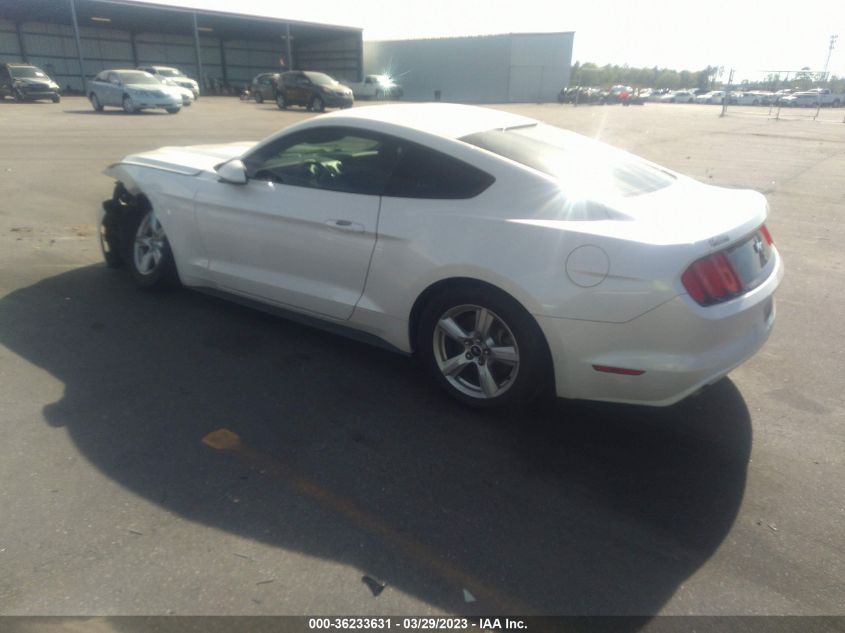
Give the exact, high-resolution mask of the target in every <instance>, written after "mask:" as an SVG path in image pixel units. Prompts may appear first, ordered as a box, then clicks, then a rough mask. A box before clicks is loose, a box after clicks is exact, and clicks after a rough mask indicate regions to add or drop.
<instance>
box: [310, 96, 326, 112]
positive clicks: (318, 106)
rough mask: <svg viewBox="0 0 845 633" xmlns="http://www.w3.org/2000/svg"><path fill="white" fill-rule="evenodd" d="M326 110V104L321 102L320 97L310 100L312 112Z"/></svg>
mask: <svg viewBox="0 0 845 633" xmlns="http://www.w3.org/2000/svg"><path fill="white" fill-rule="evenodd" d="M325 109H326V102H325V101H323V100H322V99H321V98H320V97H314V98H313V99H311V110H313V111H314V112H323V111H325Z"/></svg>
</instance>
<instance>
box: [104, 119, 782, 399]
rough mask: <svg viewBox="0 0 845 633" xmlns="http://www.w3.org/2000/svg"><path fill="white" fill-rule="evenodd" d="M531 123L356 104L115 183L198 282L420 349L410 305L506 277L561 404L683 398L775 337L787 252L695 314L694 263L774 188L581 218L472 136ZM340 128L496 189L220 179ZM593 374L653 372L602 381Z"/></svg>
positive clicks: (679, 195) (174, 158)
mask: <svg viewBox="0 0 845 633" xmlns="http://www.w3.org/2000/svg"><path fill="white" fill-rule="evenodd" d="M432 112H434V113H435V114H434V115H432ZM408 121H413V123H412V124H409V123H408ZM531 123H533V121H532V120H531V119H526V118H524V117H519V116H516V115H512V114H509V113H505V112H501V111H497V110H488V109H481V108H467V107H465V106H450V105H445V104H444V105H441V106H432V105H403V106H374V107H370V108H356V109H353V110H346V111H341V112H337V113H332V114H329V115H323V116H320V117H316V118H312V119H309V120H306V121H304V122H301V123H299V124H297V125H294V126H292V127H290V128H288V129H287V130H284V131H283V132H281V133H279V134H277V135H274V136H273V137H270V138H269V139H267V140H266V141H263V142H262V143H259V144H258V145H256V144H254V143H234V144H226V145H206V146H195V147H186V148H184V147H183V148H173V147H167V148H162V149H160V150H156V151H153V152H147V153H144V154H138V155H133V156H128V157H127V158H126V159H124V161H122V162H121V163H118V164H115V165H112V166H111V167H109V168H108V169H107V170H106V172H105V173H106V174H107V175H109V176H112V177H113V178H115V179H116V180H119V181H121V182H122V183H123V184H124V185H125V186H126V187H127V189H129V191H130V192H131V193H132V194H134V195H139V194H143V195H145V196H146V197H147V198H148V199H149V200H150V202H151V204H152V207H153V209H154V210H155V212H156V214H157V216H158V218H159V220H160V221H161V223H162V224H163V226H164V227H165V231H166V234H167V236H168V239H169V241H170V244H171V247H172V251H173V254H174V258H175V263H176V267H177V270H178V273H179V277H180V279H181V280H182V282H183V283H184V284H186V285H188V286H197V287H206V288H212V289H216V290H221V291H226V292H229V293H233V294H236V295H240V296H243V297H247V298H250V299H255V300H258V301H260V302H264V303H268V304H271V305H276V306H279V307H284V308H287V309H289V310H293V311H296V312H301V313H303V314H307V315H315V316H318V317H320V318H322V319H324V320H326V321H329V322H334V323H342V324H344V325H346V326H348V327H350V328H353V329H356V330H360V331H364V332H367V333H370V334H373V335H375V336H377V337H379V338H381V339H382V340H384V341H386V342H387V343H389V344H390V345H392V346H393V347H395V348H397V349H399V350H402V351H405V352H411V351H412V347H413V340H412V336H411V333H410V332H409V323H410V319H411V313H412V309H413V307H414V304H415V302H416V301H417V299H418V297H420V295H421V294H422V293H423V292H424V291H425V290H426V289H427V288H429V287H430V286H432V285H433V284H435V283H438V282H441V281H443V280H449V279H454V278H469V279H474V280H478V281H482V282H486V283H489V284H492V285H494V286H496V287H498V288H500V289H501V290H503V291H505V292H507V293H508V294H510V295H511V296H512V297H513V298H514V299H516V300H517V301H518V302H519V303H521V304H522V306H523V307H524V308H525V309H526V310H527V311H528V312H529V313H530V314H531V315H533V316H534V318H535V319H536V321H537V323H538V324H539V326H540V328H541V330H542V331H543V333H544V335H545V337H546V341H547V343H548V345H549V349H550V352H551V355H552V358H553V360H554V366H555V384H556V390H557V394H558V395H559V396H562V397H570V398H589V399H597V400H611V401H618V402H632V403H645V404H656V405H666V404H671V403H672V402H675V401H677V400H679V399H681V398H683V397H684V396H686V395H688V394H689V393H691V392H692V391H695V390H696V389H698V388H700V387H701V386H703V385H706V384H708V383H710V382H713V381H714V380H716V379H717V378H719V377H721V376H722V375H724V374H726V373H727V372H728V371H730V370H731V369H732V368H733V367H735V366H736V365H738V364H740V363H742V362H743V361H744V360H746V359H747V358H748V357H749V356H750V355H752V354H753V353H754V352H755V351H756V350H757V349H758V348H759V347H760V346H761V345H762V344H763V342H765V340H766V338H767V337H768V334H769V332H770V330H771V327H772V323H773V320H774V310H773V308H771V307H770V306H771V296H772V293H773V292H774V290H775V288H776V287H777V285H778V283H779V281H780V279H781V277H782V275H783V266H782V263H781V261H780V257H779V255H778V253H777V250H776V249H774V248H773V250H772V257H771V260H770V261H769V263H768V269H767V272H766V274H767V275H768V276H767V278H766V281H765V282H764V283H762V284H761V285H759V286H758V287H756V288H754V289H753V290H752V291H750V292H748V293H747V294H744V295H742V296H740V297H737V298H735V299H731V300H729V301H727V302H725V303H722V304H719V305H715V306H709V307H702V306H700V305H698V304H697V303H695V302H694V301H693V300H692V299H691V298H690V297H689V295H688V294H687V292H686V290H685V288H684V286H683V284H682V283H681V279H680V276H681V273H682V272H683V271H684V270H685V269H686V268H687V267H688V266H689V265H690V264H691V263H692V262H694V261H695V260H697V259H699V258H701V257H704V256H706V255H708V254H711V253H714V252H716V251H719V250H721V249H724V248H725V247H726V246H727V245H730V244H735V243H737V242H739V241H740V240H743V239H745V238H746V237H747V236H748V235H750V234H752V233H753V232H754V231H756V230H757V229H758V228H759V227H760V225H761V224H763V222H764V220H765V218H766V214H767V205H766V202H765V198H764V197H763V196H762V195H761V194H759V193H756V192H753V191H737V190H728V189H722V188H718V187H712V186H709V185H705V184H702V183H698V182H696V181H693V180H691V179H689V178H686V177H683V176H679V175H676V180H675V182H674V183H673V184H672V185H670V186H668V187H665V188H663V189H661V190H658V191H656V192H653V193H649V194H644V195H638V196H631V197H628V198H616V199H611V198H608V197H607V196H606V194H604V193H603V192H601V191H599V192H595V194H596V195H595V196H593V199H594V200H595V201H597V202H599V203H601V204H606V205H608V206H611V208H613V209H614V210H615V211H617V212H618V213H619V214H620V218H623V219H618V220H610V219H608V220H584V221H574V220H567V219H565V218H566V212H565V208H566V206H567V204H571V200H567V198H566V197H565V195H564V193H565V192H562V191H561V190H560V184H559V183H558V182H557V181H556V180H555V179H553V178H551V177H550V176H547V175H545V174H542V173H540V172H537V171H535V170H533V169H531V168H529V167H526V166H524V165H521V164H518V163H515V162H513V161H510V160H507V159H505V158H502V157H500V156H498V155H495V154H493V153H491V152H487V151H485V150H482V149H479V148H477V147H474V146H471V145H469V144H467V143H464V142H462V141H459V140H457V138H459V137H462V136H464V135H467V134H471V133H473V132H477V131H484V130H488V129H496V128H499V129H501V128H507V127H511V126H517V125H526V124H531ZM327 124H332V125H342V126H353V127H354V126H357V127H361V128H365V129H369V130H373V131H378V132H382V133H386V134H392V135H395V136H400V137H401V138H405V139H408V140H411V141H414V142H416V143H420V144H422V145H426V146H428V147H431V148H433V149H436V150H439V151H442V152H444V153H447V154H449V155H451V156H454V157H456V158H459V159H461V160H464V161H465V162H467V163H469V164H472V165H474V166H476V167H478V168H480V169H482V170H484V171H486V172H487V173H489V174H491V175H492V176H494V177H495V179H496V180H495V183H494V184H493V185H492V186H491V187H489V188H488V189H487V190H485V191H483V192H482V193H481V194H479V195H478V196H476V197H474V198H470V199H460V200H432V199H409V198H396V197H389V196H378V195H363V194H348V193H340V192H335V191H328V190H319V189H312V188H307V187H294V186H287V185H281V184H278V183H272V182H268V181H260V180H255V181H249V182H247V184H245V185H237V184H229V183H225V182H221V181H220V179H219V177H218V176H217V175H216V174H215V172H214V167H215V166H216V165H218V164H220V163H222V162H225V161H227V160H229V159H231V158H235V157H243V156H244V155H245V154H247V153H248V152H249V151H251V150H253V149H254V148H256V147H261V146H263V144H265V143H269V142H272V141H273V140H274V139H275V138H278V137H279V136H281V135H284V134H289V133H291V132H294V131H298V130H303V129H308V128H311V127H317V126H323V125H327ZM409 125H410V126H412V127H409ZM338 220H342V221H344V226H343V227H340V226H338V225H337V224H336V221H338ZM593 365H610V366H616V367H637V368H642V369H643V370H645V374H643V375H640V376H625V375H614V374H607V373H599V372H597V371H594V370H593V369H592V366H593Z"/></svg>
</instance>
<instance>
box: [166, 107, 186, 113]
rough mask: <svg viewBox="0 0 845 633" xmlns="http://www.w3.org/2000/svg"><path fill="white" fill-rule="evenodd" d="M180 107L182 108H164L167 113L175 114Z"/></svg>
mask: <svg viewBox="0 0 845 633" xmlns="http://www.w3.org/2000/svg"><path fill="white" fill-rule="evenodd" d="M181 109H182V108H166V110H167V114H176V113H178V112H179V111H180V110H181Z"/></svg>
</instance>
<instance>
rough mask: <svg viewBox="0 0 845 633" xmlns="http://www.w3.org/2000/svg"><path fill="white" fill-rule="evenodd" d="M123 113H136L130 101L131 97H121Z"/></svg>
mask: <svg viewBox="0 0 845 633" xmlns="http://www.w3.org/2000/svg"><path fill="white" fill-rule="evenodd" d="M123 111H124V112H125V113H126V114H135V112H137V110H135V104H134V103H133V101H132V97H129V96H125V97H123Z"/></svg>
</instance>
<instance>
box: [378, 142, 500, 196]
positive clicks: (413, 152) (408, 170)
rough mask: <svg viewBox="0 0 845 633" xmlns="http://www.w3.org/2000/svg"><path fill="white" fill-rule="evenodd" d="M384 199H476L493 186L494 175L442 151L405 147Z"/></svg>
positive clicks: (409, 144) (408, 144)
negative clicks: (386, 197) (389, 197)
mask: <svg viewBox="0 0 845 633" xmlns="http://www.w3.org/2000/svg"><path fill="white" fill-rule="evenodd" d="M399 151H400V157H399V162H398V164H397V165H396V169H395V170H394V171H393V174H392V176H391V177H390V180H389V181H388V183H387V187H386V188H385V191H384V195H386V196H391V197H395V198H430V199H452V200H460V199H466V198H474V197H475V196H477V195H478V194H480V193H481V192H482V191H484V190H485V189H487V187H489V186H490V185H492V184H493V182H494V181H495V178H493V176H491V175H490V174H488V173H486V172H484V171H482V170H480V169H478V168H476V167H473V166H472V165H468V164H466V163H465V162H463V161H461V160H458V159H457V158H452V157H451V156H447V155H446V154H442V153H440V152H438V151H435V150H432V149H429V148H427V147H422V146H421V145H415V144H411V143H403V145H402V147H401V148H400V150H399Z"/></svg>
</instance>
